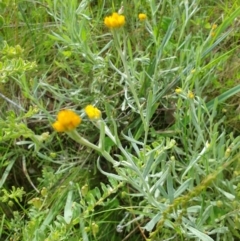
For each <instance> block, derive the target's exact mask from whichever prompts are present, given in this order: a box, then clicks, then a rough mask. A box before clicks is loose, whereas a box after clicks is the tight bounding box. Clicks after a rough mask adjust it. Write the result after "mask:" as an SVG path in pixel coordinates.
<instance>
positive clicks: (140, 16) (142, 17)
mask: <svg viewBox="0 0 240 241" xmlns="http://www.w3.org/2000/svg"><path fill="white" fill-rule="evenodd" d="M138 18H139V20H140V21H144V20H146V19H147V15H146V14H145V13H139V14H138Z"/></svg>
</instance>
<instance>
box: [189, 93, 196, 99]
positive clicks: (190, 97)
mask: <svg viewBox="0 0 240 241" xmlns="http://www.w3.org/2000/svg"><path fill="white" fill-rule="evenodd" d="M187 96H188V98H189V99H194V97H195V96H194V94H193V92H192V91H189V92H188V95H187Z"/></svg>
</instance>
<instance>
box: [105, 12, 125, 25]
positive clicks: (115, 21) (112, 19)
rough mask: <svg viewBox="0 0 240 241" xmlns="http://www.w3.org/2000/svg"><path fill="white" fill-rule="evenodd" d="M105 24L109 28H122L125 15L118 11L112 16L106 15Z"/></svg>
mask: <svg viewBox="0 0 240 241" xmlns="http://www.w3.org/2000/svg"><path fill="white" fill-rule="evenodd" d="M104 24H105V25H106V26H107V27H108V28H120V27H122V26H123V25H124V24H125V17H124V16H123V15H120V14H118V13H113V14H112V15H111V16H108V17H105V19H104Z"/></svg>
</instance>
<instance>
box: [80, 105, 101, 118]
mask: <svg viewBox="0 0 240 241" xmlns="http://www.w3.org/2000/svg"><path fill="white" fill-rule="evenodd" d="M84 110H85V113H86V114H87V116H88V118H89V119H91V120H94V119H99V118H100V117H101V111H100V110H99V109H98V108H96V107H94V106H93V105H87V106H86V107H85V109H84Z"/></svg>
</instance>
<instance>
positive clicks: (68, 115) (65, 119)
mask: <svg viewBox="0 0 240 241" xmlns="http://www.w3.org/2000/svg"><path fill="white" fill-rule="evenodd" d="M81 121H82V120H81V117H80V116H78V115H77V114H76V113H75V112H73V111H71V110H61V111H59V113H58V115H57V121H55V122H54V123H53V125H52V127H53V128H54V129H55V130H56V131H58V132H65V131H71V130H73V129H75V128H76V127H77V126H78V125H80V123H81Z"/></svg>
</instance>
